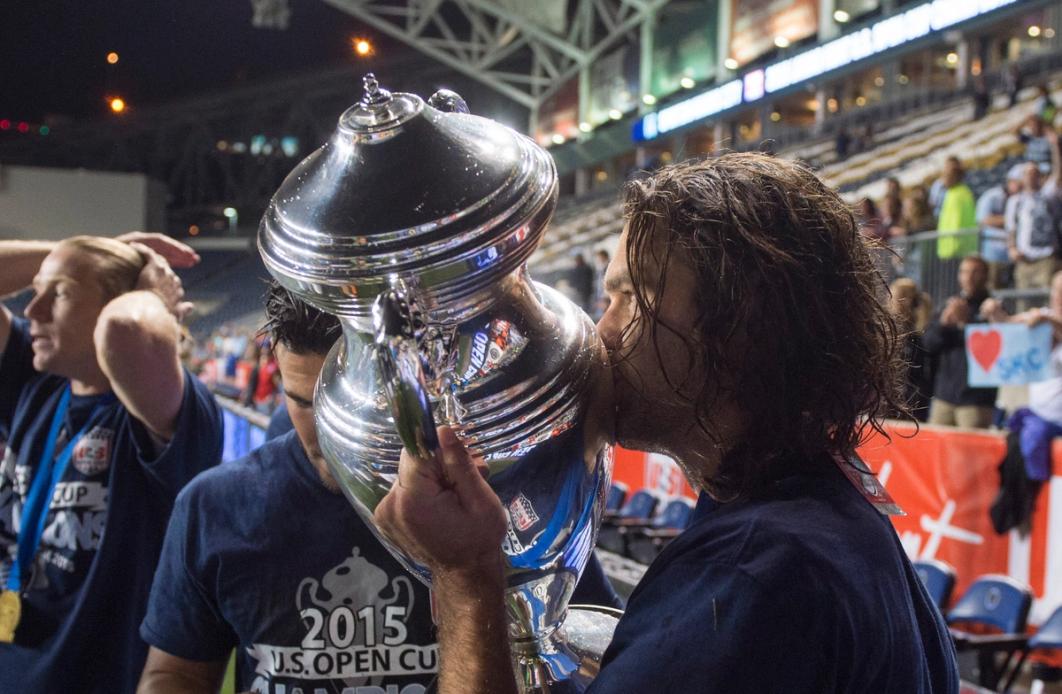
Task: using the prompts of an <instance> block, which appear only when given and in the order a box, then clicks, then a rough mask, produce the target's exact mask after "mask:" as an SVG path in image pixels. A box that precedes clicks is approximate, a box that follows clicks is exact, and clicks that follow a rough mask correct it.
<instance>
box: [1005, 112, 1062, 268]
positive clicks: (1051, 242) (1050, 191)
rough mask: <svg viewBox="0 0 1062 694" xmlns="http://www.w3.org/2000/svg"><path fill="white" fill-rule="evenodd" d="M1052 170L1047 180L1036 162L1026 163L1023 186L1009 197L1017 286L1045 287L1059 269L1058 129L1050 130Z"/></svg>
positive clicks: (1061, 192) (1061, 157) (1061, 155)
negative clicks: (1045, 180) (1056, 130)
mask: <svg viewBox="0 0 1062 694" xmlns="http://www.w3.org/2000/svg"><path fill="white" fill-rule="evenodd" d="M1047 133H1048V135H1047V137H1048V140H1049V142H1050V145H1051V159H1052V170H1051V175H1050V177H1049V178H1048V179H1047V182H1046V183H1045V182H1044V180H1043V176H1042V175H1041V173H1040V169H1039V167H1037V166H1036V164H1034V163H1032V162H1029V163H1028V164H1026V165H1025V170H1024V172H1023V173H1024V175H1023V179H1022V190H1021V192H1020V193H1018V194H1017V195H1014V196H1012V197H1011V198H1010V200H1008V201H1007V209H1006V219H1005V224H1006V230H1007V246H1008V250H1009V253H1010V258H1011V260H1013V261H1014V284H1015V286H1016V287H1017V288H1018V289H1041V288H1046V287H1047V285H1048V283H1049V282H1050V280H1051V277H1052V276H1053V275H1054V273H1055V271H1057V270H1058V269H1059V248H1060V246H1059V234H1060V233H1062V184H1060V181H1059V179H1060V177H1062V152H1060V150H1059V137H1058V133H1056V132H1055V131H1054V130H1049V131H1047Z"/></svg>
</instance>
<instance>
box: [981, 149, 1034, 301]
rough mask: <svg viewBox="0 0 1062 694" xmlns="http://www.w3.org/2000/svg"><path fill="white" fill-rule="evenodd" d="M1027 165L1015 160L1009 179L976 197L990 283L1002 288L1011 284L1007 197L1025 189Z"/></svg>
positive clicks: (982, 249) (994, 287)
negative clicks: (1023, 185) (1024, 178)
mask: <svg viewBox="0 0 1062 694" xmlns="http://www.w3.org/2000/svg"><path fill="white" fill-rule="evenodd" d="M1024 169H1025V167H1024V166H1023V165H1021V164H1015V165H1014V166H1012V167H1011V168H1010V171H1008V172H1007V179H1006V181H1004V182H1003V183H1001V184H1000V185H997V186H993V187H991V188H989V189H988V190H986V191H985V192H983V193H981V197H979V198H978V199H977V225H978V226H979V227H980V228H981V256H982V257H983V258H984V259H985V262H987V263H988V286H989V287H991V288H992V289H1002V288H1003V287H1006V286H1008V285H1009V284H1010V253H1009V251H1008V249H1007V230H1006V211H1007V200H1008V199H1010V197H1011V196H1014V195H1017V194H1018V193H1020V192H1021V189H1022V179H1023V177H1024Z"/></svg>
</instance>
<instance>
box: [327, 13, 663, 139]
mask: <svg viewBox="0 0 1062 694" xmlns="http://www.w3.org/2000/svg"><path fill="white" fill-rule="evenodd" d="M325 2H327V3H328V4H330V5H332V6H334V7H336V8H338V9H340V10H343V11H345V12H347V13H349V14H351V15H353V16H355V17H357V18H358V19H360V20H362V21H364V22H365V23H367V24H369V25H371V26H373V27H375V28H376V29H378V30H379V31H382V32H384V33H386V34H388V35H390V36H392V37H394V38H397V39H399V40H401V41H403V42H405V43H407V44H409V45H410V46H412V47H414V48H416V49H417V50H419V51H421V52H422V53H425V54H426V55H428V56H431V57H432V58H435V59H436V60H439V61H440V62H442V63H444V64H446V65H448V66H450V67H452V68H454V69H455V70H459V71H461V72H463V73H465V74H467V75H469V76H471V77H473V78H475V79H477V80H480V81H482V82H484V83H485V84H487V85H488V86H490V87H492V88H494V89H496V90H497V91H499V92H501V93H502V94H505V95H506V96H508V97H509V98H511V99H513V100H514V101H516V102H517V103H519V104H521V105H523V106H526V107H527V108H529V109H531V112H532V114H533V115H532V118H534V114H535V113H536V112H537V110H538V107H539V106H540V105H541V104H542V103H543V101H545V100H546V99H548V98H549V97H550V96H551V95H552V94H553V93H554V92H555V91H556V90H557V89H559V88H560V87H561V86H562V85H564V84H565V83H567V82H568V80H569V79H571V78H573V77H576V76H578V75H579V74H580V72H581V71H587V70H589V67H590V65H591V63H592V62H593V61H594V60H595V59H596V58H598V57H599V56H600V55H602V54H603V53H604V52H605V51H607V50H608V49H609V48H611V47H612V46H613V45H614V44H616V43H618V42H619V41H621V40H623V38H624V37H629V39H630V40H632V42H633V40H635V39H636V38H637V36H638V34H639V32H640V31H643V30H644V29H643V27H645V26H646V25H650V24H651V23H652V21H653V16H654V14H655V13H656V11H657V10H659V9H660V8H661V7H663V6H664V5H665V4H667V2H668V0H325Z"/></svg>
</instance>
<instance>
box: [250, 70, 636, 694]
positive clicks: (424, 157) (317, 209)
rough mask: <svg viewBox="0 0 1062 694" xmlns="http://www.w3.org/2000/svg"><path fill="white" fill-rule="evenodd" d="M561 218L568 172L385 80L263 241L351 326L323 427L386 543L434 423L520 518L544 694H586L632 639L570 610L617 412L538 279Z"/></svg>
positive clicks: (593, 338)
mask: <svg viewBox="0 0 1062 694" xmlns="http://www.w3.org/2000/svg"><path fill="white" fill-rule="evenodd" d="M556 200H557V181H556V170H555V168H554V165H553V161H552V159H551V158H550V157H549V155H547V154H546V153H545V152H544V151H543V150H542V149H541V148H539V147H538V146H537V145H535V144H534V143H533V142H531V141H530V140H529V139H527V138H525V137H523V136H521V135H519V134H518V133H516V132H514V131H512V130H510V129H509V128H506V127H504V126H502V125H500V124H498V123H495V122H493V121H490V120H487V119H484V118H480V117H477V116H473V115H469V113H468V109H467V107H466V106H465V103H464V101H463V100H462V99H461V98H460V97H459V96H457V95H456V94H454V93H453V92H448V91H443V92H439V93H437V94H436V95H434V96H433V97H432V98H431V99H430V100H429V101H428V103H427V104H425V103H424V101H422V100H421V99H420V98H419V97H417V96H415V95H412V94H403V93H395V94H391V93H389V92H388V91H387V90H385V89H383V88H381V87H380V86H379V85H378V84H377V83H376V80H375V79H374V78H373V76H372V75H369V76H367V77H366V78H365V94H364V97H363V98H362V100H361V101H360V102H359V103H357V104H355V105H354V106H353V107H351V108H350V109H348V110H347V111H346V113H344V114H343V115H342V116H341V118H340V121H339V127H338V129H337V130H336V132H335V133H334V134H333V136H332V137H331V139H330V140H329V141H328V142H327V143H326V144H325V145H324V146H323V147H321V148H320V149H318V150H317V151H316V152H314V153H313V154H311V155H310V156H309V157H307V158H306V159H305V160H304V161H303V162H302V163H301V164H299V166H298V167H296V168H295V170H294V171H292V173H291V174H290V175H289V176H288V177H287V179H286V180H285V181H284V183H283V184H282V185H281V187H280V189H279V190H278V191H277V193H276V195H275V196H274V198H273V201H272V203H271V205H270V207H269V209H268V210H267V212H266V214H265V216H264V218H263V220H262V224H261V228H260V231H259V239H258V242H259V247H260V250H261V253H262V257H263V258H264V260H265V263H266V266H267V267H268V268H269V270H270V272H271V273H272V274H273V275H274V276H275V277H276V278H277V279H278V280H279V281H280V282H281V283H282V284H283V285H284V286H286V287H287V288H289V289H290V290H292V291H293V292H295V293H296V294H297V295H299V296H300V297H301V298H303V299H304V300H306V301H307V302H309V303H311V304H314V305H315V306H317V307H319V308H320V309H322V310H324V311H327V312H329V313H333V314H336V315H337V316H339V317H340V319H341V320H342V322H343V339H341V340H340V341H339V342H338V343H337V344H336V346H335V347H334V348H333V349H332V352H331V354H330V355H329V357H328V360H327V361H326V363H325V367H324V370H323V371H322V373H321V377H320V381H319V383H318V386H317V391H316V395H315V411H316V417H317V428H318V433H319V438H320V443H321V447H322V450H323V451H324V454H325V456H326V458H327V459H328V461H329V464H330V466H331V468H332V471H333V473H334V475H335V477H336V479H337V480H339V482H340V485H341V486H342V488H343V491H344V493H345V494H346V495H347V497H348V498H349V499H350V501H351V502H352V503H353V505H354V507H355V508H356V509H357V511H358V513H359V514H360V515H361V517H362V518H363V519H364V520H365V521H366V522H367V523H368V524H369V526H370V527H372V528H374V531H375V526H374V525H373V511H374V509H375V508H376V505H377V504H378V503H379V502H380V500H381V499H382V498H383V497H384V496H385V495H386V494H387V492H388V490H389V489H390V488H391V485H392V484H393V483H394V482H395V480H396V478H397V471H398V458H399V452H400V450H401V448H402V447H403V445H404V446H406V447H407V448H409V449H410V450H412V451H415V452H419V453H420V454H421V455H427V454H429V453H430V451H431V450H432V449H433V448H434V446H435V445H436V444H437V442H436V439H435V430H434V426H435V424H436V423H446V424H450V425H452V426H453V427H454V428H455V430H456V431H457V433H458V436H459V437H460V438H461V440H462V441H463V442H464V443H465V445H466V446H468V447H469V449H470V450H471V451H473V452H474V453H476V454H479V455H481V456H482V457H483V459H484V460H485V461H486V463H487V465H488V467H489V470H490V474H489V483H490V485H491V487H492V488H493V489H494V491H495V492H496V493H497V494H498V497H499V498H500V499H501V501H502V504H503V505H504V507H505V508H506V510H507V513H508V516H509V528H508V533H507V537H506V539H505V543H504V547H503V550H504V552H505V555H506V558H507V581H508V591H507V594H506V602H507V611H508V616H509V635H510V639H511V643H512V651H513V657H514V667H515V669H516V676H517V681H518V682H519V684H520V686H521V688H522V690H523V691H527V692H532V691H550V692H569V691H571V692H578V691H582V690H583V689H585V688H586V686H587V685H588V683H589V681H590V680H591V679H592V678H593V676H594V674H596V672H597V667H598V665H599V663H600V657H601V654H602V653H603V651H604V648H605V646H607V644H608V642H609V640H610V639H611V636H612V630H613V628H614V626H615V621H616V618H615V616H614V615H613V614H609V611H607V610H599V609H596V608H589V609H584V608H578V609H577V608H572V609H569V607H568V600H569V598H570V597H571V595H572V591H573V590H574V588H575V584H576V582H577V580H578V578H579V575H580V574H581V573H582V570H583V567H584V566H585V565H586V562H587V560H588V558H589V556H590V553H591V552H592V550H593V547H594V543H595V540H596V538H597V530H598V523H599V520H600V516H601V512H602V510H603V507H604V498H605V494H604V491H605V490H607V489H608V487H609V483H610V478H611V474H612V448H611V440H612V413H613V407H612V393H611V388H612V381H611V376H610V374H609V372H608V363H607V358H606V355H605V351H604V348H603V346H602V345H601V342H600V340H599V339H598V337H597V334H596V332H595V330H594V326H593V324H592V322H591V321H590V319H589V318H588V317H587V316H586V315H585V314H584V313H583V312H582V311H580V310H579V309H578V308H576V307H575V305H574V304H572V303H571V302H570V301H569V300H567V299H566V298H564V297H563V296H561V295H560V294H558V293H557V292H555V291H553V290H552V289H549V288H547V287H545V286H543V285H540V284H536V283H535V282H533V281H532V280H531V279H530V277H529V276H528V274H527V271H526V268H525V264H526V261H527V259H528V257H529V256H530V255H531V253H532V252H533V251H534V250H535V247H536V246H537V245H538V243H539V241H540V239H541V237H542V234H543V232H544V230H545V228H546V225H547V223H548V222H549V219H550V217H551V215H552V214H553V210H554V207H555V205H556ZM381 539H383V538H381ZM384 544H385V545H387V546H388V547H389V548H390V549H391V551H392V552H393V553H394V554H395V555H396V556H397V557H398V558H399V559H400V560H401V561H402V562H403V564H404V565H405V566H406V567H407V568H408V569H409V570H410V571H412V572H413V573H414V574H415V575H417V576H418V577H420V578H421V579H422V580H424V581H425V582H428V583H429V584H430V582H431V575H430V572H429V571H428V570H427V569H426V568H425V567H424V566H422V565H420V564H418V563H417V562H416V561H414V560H413V559H412V558H411V557H409V556H408V555H405V554H404V553H403V552H402V551H401V550H400V549H398V548H396V547H394V546H393V545H391V544H390V543H387V542H386V540H385V541H384ZM487 646H488V645H487V644H484V647H487Z"/></svg>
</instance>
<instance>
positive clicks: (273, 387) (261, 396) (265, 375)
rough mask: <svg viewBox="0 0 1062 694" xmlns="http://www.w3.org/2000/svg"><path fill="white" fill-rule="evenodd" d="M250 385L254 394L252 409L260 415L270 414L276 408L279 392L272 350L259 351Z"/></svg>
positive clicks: (278, 374)
mask: <svg viewBox="0 0 1062 694" xmlns="http://www.w3.org/2000/svg"><path fill="white" fill-rule="evenodd" d="M251 384H252V386H251V387H252V388H253V392H254V397H253V403H252V404H253V405H254V408H255V409H256V410H258V411H259V412H261V413H262V414H265V415H270V414H272V413H273V408H274V407H275V406H276V402H277V394H278V393H279V392H280V372H279V370H278V368H277V360H276V358H275V357H274V356H273V350H271V349H269V348H268V347H264V348H261V349H259V353H258V364H257V366H256V368H255V372H254V378H253V379H252V381H251Z"/></svg>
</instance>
